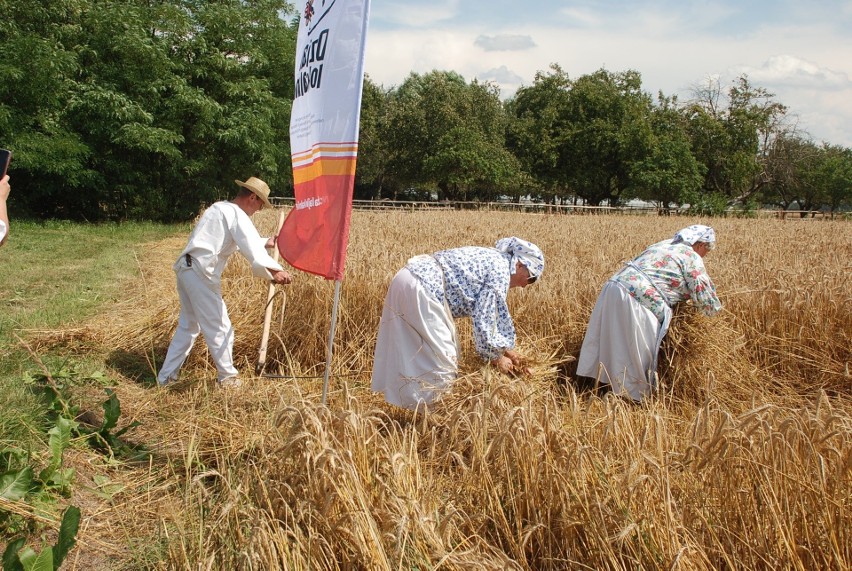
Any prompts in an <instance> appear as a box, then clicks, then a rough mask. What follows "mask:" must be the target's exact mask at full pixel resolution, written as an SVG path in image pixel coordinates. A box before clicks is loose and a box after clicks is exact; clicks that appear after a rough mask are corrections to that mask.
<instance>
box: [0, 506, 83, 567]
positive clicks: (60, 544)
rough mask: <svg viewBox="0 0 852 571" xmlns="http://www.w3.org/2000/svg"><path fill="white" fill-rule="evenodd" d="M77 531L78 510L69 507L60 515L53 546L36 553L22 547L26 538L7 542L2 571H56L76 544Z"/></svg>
mask: <svg viewBox="0 0 852 571" xmlns="http://www.w3.org/2000/svg"><path fill="white" fill-rule="evenodd" d="M79 529H80V509H79V508H77V507H76V506H69V507H68V508H67V509H66V510H65V512H64V513H63V514H62V523H61V524H60V526H59V537H58V538H57V541H56V544H55V545H53V546H52V547H49V548H45V549H43V550H42V551H41V552H40V553H36V552H35V551H34V550H33V549H32V548H30V547H24V543H25V541H26V538H23V537H20V538H17V539H15V540H13V541H11V542H9V544H8V545H7V546H6V549H5V550H4V551H3V571H56V570H57V569H59V567H60V566H61V565H62V562H63V561H64V560H65V557H66V556H67V555H68V552H69V551H71V549H72V548H73V547H74V544H75V543H76V542H77V540H76V537H77V531H78V530H79Z"/></svg>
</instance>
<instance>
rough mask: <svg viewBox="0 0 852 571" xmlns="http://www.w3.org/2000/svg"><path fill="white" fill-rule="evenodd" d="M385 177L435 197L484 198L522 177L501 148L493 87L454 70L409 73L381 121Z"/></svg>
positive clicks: (502, 125) (501, 125) (502, 121)
mask: <svg viewBox="0 0 852 571" xmlns="http://www.w3.org/2000/svg"><path fill="white" fill-rule="evenodd" d="M384 128H385V136H384V137H385V139H386V140H387V145H388V146H387V149H388V153H389V160H388V164H387V170H386V173H387V176H388V177H390V178H392V179H394V180H395V182H396V183H397V184H399V185H400V186H401V187H403V188H407V187H411V186H417V185H422V184H426V185H429V186H430V187H434V188H435V189H436V190H437V192H438V196H439V199H442V200H443V199H452V200H466V199H469V198H484V197H486V195H485V194H483V192H487V190H485V191H484V189H490V190H491V191H492V194H493V192H501V191H503V190H505V189H508V188H510V187H511V185H512V184H513V183H514V182H515V181H517V180H518V179H519V178H520V171H519V167H518V163H517V161H516V160H515V159H514V157H512V156H511V155H510V154H509V153H508V151H507V150H506V149H505V137H506V115H505V112H504V110H503V107H502V105H501V103H500V100H499V98H498V92H497V89H496V88H495V87H494V86H492V85H490V84H482V83H479V82H477V81H475V80H474V81H473V82H471V83H470V84H467V83H465V81H464V79H463V78H462V77H461V76H460V75H458V74H457V73H455V72H438V71H432V72H430V73H428V74H425V75H422V76H421V75H418V74H415V73H412V74H411V75H409V76H408V78H407V79H406V80H405V81H404V82H403V83H402V85H400V87H399V88H398V89H396V90H395V91H393V92H392V93H391V94H390V97H389V101H388V114H387V121H386V123H385V125H384Z"/></svg>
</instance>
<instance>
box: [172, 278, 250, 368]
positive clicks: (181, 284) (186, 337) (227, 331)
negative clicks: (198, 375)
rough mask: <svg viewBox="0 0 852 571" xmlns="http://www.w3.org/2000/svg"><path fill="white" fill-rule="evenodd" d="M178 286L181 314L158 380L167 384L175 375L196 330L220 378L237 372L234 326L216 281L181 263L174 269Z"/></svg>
mask: <svg viewBox="0 0 852 571" xmlns="http://www.w3.org/2000/svg"><path fill="white" fill-rule="evenodd" d="M177 290H178V297H179V298H180V317H179V318H178V325H177V329H176V330H175V334H174V337H172V342H171V343H170V344H169V351H168V353H166V359H165V361H163V366H162V368H161V369H160V373H159V374H158V375H157V382H158V383H160V384H166V383H168V382H171V381H173V380H176V379H177V378H178V372H179V371H180V368H181V366H182V365H183V362H184V361H185V360H186V358H187V356H189V352H190V350H192V346H193V344H194V343H195V338H196V337H198V334H199V333H202V334H203V335H204V340H205V341H206V342H207V348H208V349H209V350H210V356H211V357H213V362H214V363H215V364H216V370H217V374H218V378H219V380H220V381H221V380H222V379H225V378H227V377H232V376H234V375H236V374H237V372H238V371H237V369H236V368H235V367H234V358H233V353H234V328H233V326H232V325H231V320H230V318H229V317H228V308H227V307H225V300H223V299H222V290H221V287H220V286H219V284H214V283H211V282H210V281H208V280H205V279H203V278H202V277H200V276H199V275H198V274H196V273H195V271H193V270H192V268H188V267H185V266H184V265H183V264H181V266H180V267H179V268H178V270H177Z"/></svg>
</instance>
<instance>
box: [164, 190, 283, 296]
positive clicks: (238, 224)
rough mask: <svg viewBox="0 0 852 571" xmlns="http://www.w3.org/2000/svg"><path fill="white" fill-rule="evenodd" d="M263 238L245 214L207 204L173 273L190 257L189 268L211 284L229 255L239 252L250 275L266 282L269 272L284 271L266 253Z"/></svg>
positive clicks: (228, 204) (225, 205)
mask: <svg viewBox="0 0 852 571" xmlns="http://www.w3.org/2000/svg"><path fill="white" fill-rule="evenodd" d="M265 246H266V238H263V237H261V236H260V234H258V232H257V228H255V227H254V224H253V223H252V221H251V218H249V217H248V214H246V213H245V211H244V210H243V209H242V208H240V207H239V206H237V205H236V204H234V203H233V202H227V201H220V202H216V203H214V204H213V205H211V206H210V207H209V208H208V209H207V210H205V211H204V214H202V215H201V218H200V219H199V220H198V223H197V224H196V225H195V228H193V229H192V233H191V234H190V235H189V242H188V243H187V245H186V248H184V249H183V251H182V252H181V253H180V257H179V258H178V259H177V261H176V262H175V264H174V269H175V271H177V269H178V268H180V267H185V266H186V255H187V254H189V255H190V257H192V269H193V270H195V272H196V273H198V275H199V276H201V277H203V278H206V279H208V280H210V281H211V282H214V283H217V284H218V283H219V281H220V280H221V279H222V272H223V271H224V270H225V264H227V263H228V258H229V257H230V255H231V254H233V253H234V252H236V251H237V250H239V252H240V253H241V254H242V255H243V256H245V258H246V259H247V260H248V261H249V263H250V264H251V270H252V273H253V274H254V275H255V276H257V277H259V278H264V279H267V280H271V279H272V274H271V273H270V272H269V270H270V269H272V270H283V269H284V268H283V267H282V266H281V264H279V263H278V262H276V261H275V260H274V259H273V258H272V256H270V255H269V254H268V253H267V252H266V248H265Z"/></svg>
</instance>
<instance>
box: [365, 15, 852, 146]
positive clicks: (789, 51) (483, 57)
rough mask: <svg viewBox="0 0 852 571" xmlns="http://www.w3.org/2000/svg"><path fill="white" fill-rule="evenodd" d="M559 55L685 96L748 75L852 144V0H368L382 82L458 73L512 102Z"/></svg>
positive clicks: (371, 41)
mask: <svg viewBox="0 0 852 571" xmlns="http://www.w3.org/2000/svg"><path fill="white" fill-rule="evenodd" d="M551 64H558V65H559V66H560V67H561V68H562V70H563V71H564V72H565V73H567V74H568V76H569V77H570V78H572V79H575V78H578V77H580V76H583V75H586V74H591V73H594V72H595V71H597V70H599V69H606V70H607V71H609V72H611V73H618V72H622V71H627V70H635V71H638V72H639V73H640V74H641V76H642V89H643V91H646V92H647V93H649V94H651V95H652V96H654V98H655V99H656V95H657V93H658V92H660V91H662V93H663V94H665V95H667V96H672V95H676V96H677V97H678V100H679V101H681V102H684V101H687V100H689V99H691V98H692V97H693V95H694V93H695V91H696V89H698V88H700V87H702V86H707V85H708V82H710V81H718V82H719V84H720V85H721V86H722V88H723V90H724V91H727V89H728V88H729V87H730V86H731V85H733V83H734V80H735V79H737V78H738V77H740V76H741V75H743V74H746V75H747V76H748V79H749V81H750V83H751V84H752V85H753V86H755V87H762V88H764V89H766V90H767V91H768V92H770V93H772V94H774V95H775V97H774V100H775V101H777V102H779V103H782V104H784V105H786V106H787V107H788V116H789V117H790V118H791V119H792V120H794V121H795V122H796V124H797V127H798V129H799V130H801V131H803V132H804V133H806V134H807V135H809V136H810V137H811V138H813V139H814V140H815V141H816V142H823V141H825V142H828V143H831V144H834V145H843V146H845V147H852V0H810V1H805V0H800V1H798V2H794V1H788V0H775V1H772V2H770V1H764V0H719V1H710V0H707V1H698V0H679V1H675V0H656V1H646V0H635V1H628V0H623V1H622V0H603V1H599V2H593V1H584V0H580V1H574V0H541V1H538V2H530V1H526V2H525V1H523V0H465V1H463V0H371V5H370V21H369V27H368V31H367V46H366V56H365V62H364V69H365V71H366V73H367V74H368V75H369V76H370V79H371V80H372V81H373V82H375V83H377V84H379V85H382V86H384V87H385V88H392V87H396V86H399V85H400V84H401V83H402V82H403V81H404V80H405V78H406V77H407V76H408V75H409V74H410V73H411V72H415V73H418V74H424V73H428V72H430V71H432V70H440V71H455V72H458V73H459V74H461V76H462V77H464V78H465V80H467V81H468V82H470V81H472V80H473V79H479V80H481V81H483V80H488V81H491V82H494V83H495V84H497V85H498V86H499V87H500V90H501V97H502V98H504V99H505V98H508V97H511V96H512V95H513V94H514V93H515V92H516V90H517V89H518V88H519V87H521V86H529V85H532V84H533V82H534V80H535V75H536V73H537V72H543V73H548V72H549V71H550V65H551Z"/></svg>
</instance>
